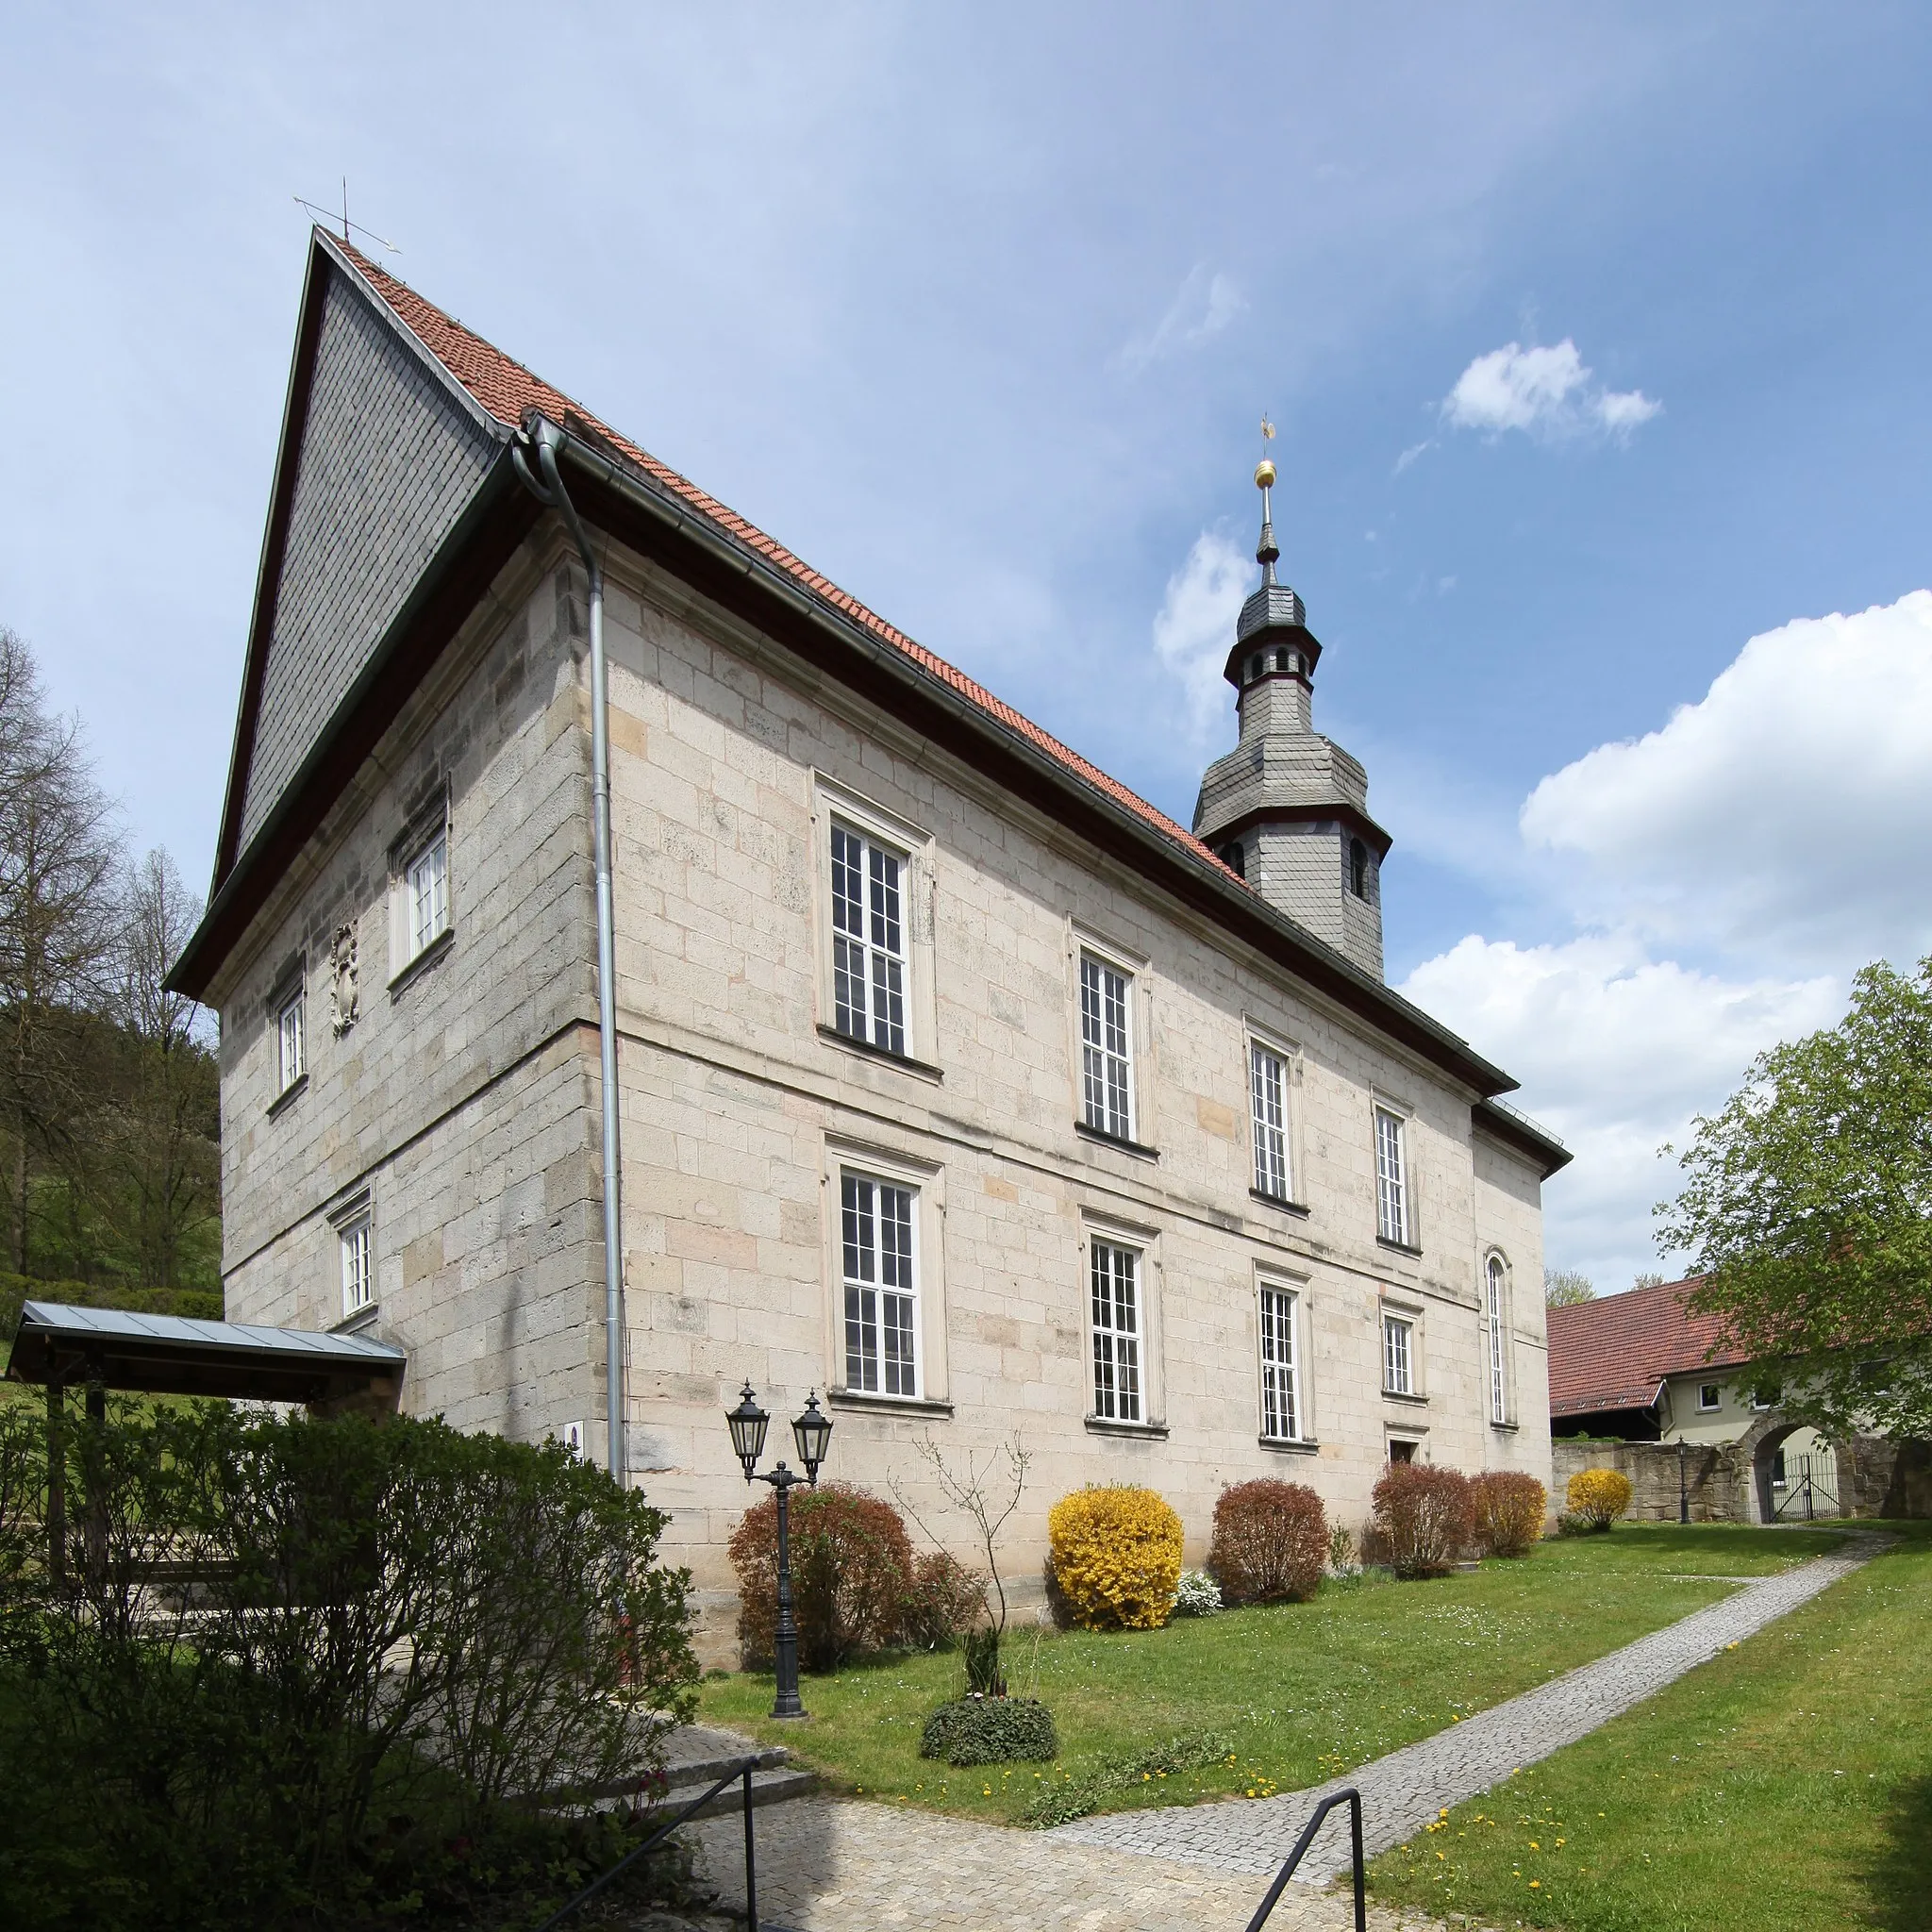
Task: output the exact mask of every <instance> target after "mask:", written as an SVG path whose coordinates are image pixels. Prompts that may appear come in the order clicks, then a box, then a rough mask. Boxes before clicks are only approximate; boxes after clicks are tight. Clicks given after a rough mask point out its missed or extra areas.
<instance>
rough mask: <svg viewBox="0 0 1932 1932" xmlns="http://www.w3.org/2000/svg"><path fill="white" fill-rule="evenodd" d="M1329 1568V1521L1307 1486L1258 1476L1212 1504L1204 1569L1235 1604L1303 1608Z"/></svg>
mask: <svg viewBox="0 0 1932 1932" xmlns="http://www.w3.org/2000/svg"><path fill="white" fill-rule="evenodd" d="M1327 1567H1328V1518H1327V1515H1326V1513H1325V1512H1324V1509H1323V1507H1322V1499H1321V1497H1319V1496H1318V1495H1316V1493H1315V1492H1314V1491H1313V1490H1311V1489H1309V1488H1308V1487H1307V1484H1306V1483H1285V1482H1282V1481H1281V1480H1280V1479H1279V1478H1278V1477H1275V1476H1257V1477H1256V1478H1255V1479H1254V1480H1253V1481H1252V1482H1245V1483H1236V1484H1234V1485H1233V1487H1232V1488H1230V1489H1225V1490H1223V1491H1222V1492H1221V1494H1220V1496H1219V1498H1218V1499H1217V1500H1216V1502H1215V1505H1214V1541H1213V1542H1212V1544H1211V1545H1210V1546H1209V1548H1208V1569H1209V1570H1210V1571H1211V1572H1212V1573H1213V1575H1214V1580H1215V1581H1216V1582H1217V1583H1219V1584H1220V1586H1221V1591H1222V1594H1223V1595H1224V1597H1226V1599H1227V1600H1228V1602H1230V1603H1236V1604H1273V1603H1282V1602H1287V1603H1297V1604H1301V1603H1307V1601H1308V1599H1309V1598H1310V1597H1312V1596H1313V1595H1314V1593H1315V1592H1316V1591H1318V1590H1320V1589H1321V1587H1322V1574H1323V1572H1324V1570H1325V1569H1326V1568H1327Z"/></svg>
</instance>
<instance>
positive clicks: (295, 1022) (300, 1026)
mask: <svg viewBox="0 0 1932 1932" xmlns="http://www.w3.org/2000/svg"><path fill="white" fill-rule="evenodd" d="M303 1005H304V1001H303V994H302V992H301V991H300V990H299V989H298V990H297V991H295V992H294V993H293V994H292V995H291V997H290V998H288V999H286V1000H284V1001H283V1002H282V1005H281V1008H280V1010H279V1011H278V1012H277V1013H276V1014H275V1091H276V1092H277V1093H278V1094H280V1093H286V1092H287V1091H289V1089H290V1088H291V1087H292V1086H293V1085H294V1084H295V1082H296V1081H297V1080H299V1079H300V1078H301V1077H302V1075H303V1074H306V1073H307V1072H308V1039H307V1028H308V1023H307V1019H306V1016H305V1014H304V1010H303Z"/></svg>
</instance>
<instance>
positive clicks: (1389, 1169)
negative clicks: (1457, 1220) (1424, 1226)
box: [1375, 1107, 1412, 1247]
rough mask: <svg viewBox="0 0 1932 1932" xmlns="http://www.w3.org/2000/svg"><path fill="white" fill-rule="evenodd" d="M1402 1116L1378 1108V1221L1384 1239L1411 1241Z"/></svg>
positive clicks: (1405, 1245) (1376, 1157)
mask: <svg viewBox="0 0 1932 1932" xmlns="http://www.w3.org/2000/svg"><path fill="white" fill-rule="evenodd" d="M1405 1140H1406V1135H1405V1131H1404V1124H1403V1119H1402V1116H1401V1115H1400V1114H1399V1113H1391V1112H1390V1111H1389V1109H1388V1108H1386V1107H1378V1108H1376V1109H1375V1224H1376V1228H1377V1230H1378V1232H1379V1233H1380V1234H1381V1237H1382V1239H1383V1240H1384V1241H1399V1242H1401V1243H1402V1245H1403V1246H1404V1247H1407V1246H1408V1245H1409V1243H1410V1241H1411V1240H1412V1236H1411V1235H1410V1232H1409V1227H1410V1215H1409V1211H1408V1150H1407V1147H1406V1146H1405V1144H1404V1141H1405Z"/></svg>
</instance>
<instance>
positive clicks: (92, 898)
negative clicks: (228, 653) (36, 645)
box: [0, 628, 120, 1274]
mask: <svg viewBox="0 0 1932 1932" xmlns="http://www.w3.org/2000/svg"><path fill="white" fill-rule="evenodd" d="M119 862H120V843H119V841H118V839H117V838H116V836H115V831H114V825H113V821H112V813H111V808H110V807H109V805H108V800H107V798H106V796H105V795H104V794H103V793H102V791H101V790H100V788H99V786H98V785H96V784H95V782H94V776H93V770H92V764H91V762H90V760H89V758H88V757H87V754H86V751H85V748H84V746H83V745H82V743H81V737H80V725H79V724H78V722H77V721H75V720H73V719H59V718H55V717H53V716H52V715H50V714H49V712H48V710H47V708H46V701H45V697H44V694H43V693H42V689H41V681H40V674H39V671H38V668H37V667H36V665H35V663H34V660H33V654H32V653H31V652H30V651H29V650H28V649H27V646H26V644H25V641H23V640H22V639H20V638H19V637H17V636H16V635H15V634H14V633H13V632H12V631H10V630H7V629H5V628H0V1134H4V1136H5V1139H6V1141H7V1143H8V1144H7V1154H8V1166H9V1172H8V1188H7V1194H8V1200H7V1207H8V1216H7V1218H8V1223H9V1235H10V1242H9V1245H10V1248H11V1251H12V1252H11V1259H12V1265H13V1272H14V1273H15V1274H25V1273H26V1271H27V1265H28V1261H29V1258H30V1238H29V1226H30V1220H31V1216H30V1211H29V1210H30V1198H29V1176H30V1173H31V1170H32V1165H33V1158H34V1156H35V1155H36V1153H39V1154H42V1155H45V1156H49V1157H57V1156H58V1155H59V1154H60V1153H62V1152H64V1151H66V1150H68V1149H69V1148H71V1147H73V1146H75V1144H77V1140H76V1136H77V1130H78V1127H79V1124H80V1123H81V1122H82V1120H83V1119H84V1118H85V1117H86V1115H87V1114H88V1111H89V1105H90V1102H91V1100H92V1097H93V1096H92V1092H91V1091H90V1086H89V1082H88V1080H87V1077H86V1073H87V1067H86V1055H85V1053H84V1052H83V1051H82V1050H81V1048H80V1046H79V1043H78V1041H77V1039H76V1032H75V1027H74V1026H73V1024H72V1016H73V1015H74V1014H75V1012H76V1011H86V1010H89V1009H91V1008H95V1007H97V1006H98V1004H99V1002H100V999H101V996H102V994H103V992H104V991H105V989H106V986H107V983H108V973H109V970H110V967H111V964H112V962H113V960H114V958H115V954H116V950H117V938H118V934H119V931H120V924H119V910H120V908H119V906H118V903H117V901H118V897H119V894H118V892H117V891H116V884H117V876H116V875H117V868H118V866H119Z"/></svg>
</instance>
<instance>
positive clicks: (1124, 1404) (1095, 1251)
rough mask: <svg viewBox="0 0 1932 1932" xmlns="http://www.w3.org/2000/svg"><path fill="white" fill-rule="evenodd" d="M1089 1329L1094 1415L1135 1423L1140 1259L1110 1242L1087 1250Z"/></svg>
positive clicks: (1138, 1382)
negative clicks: (1090, 1316) (1089, 1292)
mask: <svg viewBox="0 0 1932 1932" xmlns="http://www.w3.org/2000/svg"><path fill="white" fill-rule="evenodd" d="M1088 1275H1089V1287H1090V1291H1091V1303H1092V1324H1093V1413H1094V1414H1095V1416H1097V1417H1098V1418H1099V1419H1100V1420H1101V1421H1103V1422H1119V1423H1138V1422H1141V1421H1142V1420H1143V1419H1144V1418H1143V1416H1142V1413H1141V1340H1142V1332H1143V1331H1142V1327H1141V1256H1140V1253H1139V1251H1138V1250H1136V1249H1134V1248H1127V1247H1122V1246H1120V1245H1119V1244H1118V1243H1116V1242H1114V1241H1097V1240H1096V1241H1090V1242H1089V1244H1088Z"/></svg>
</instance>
